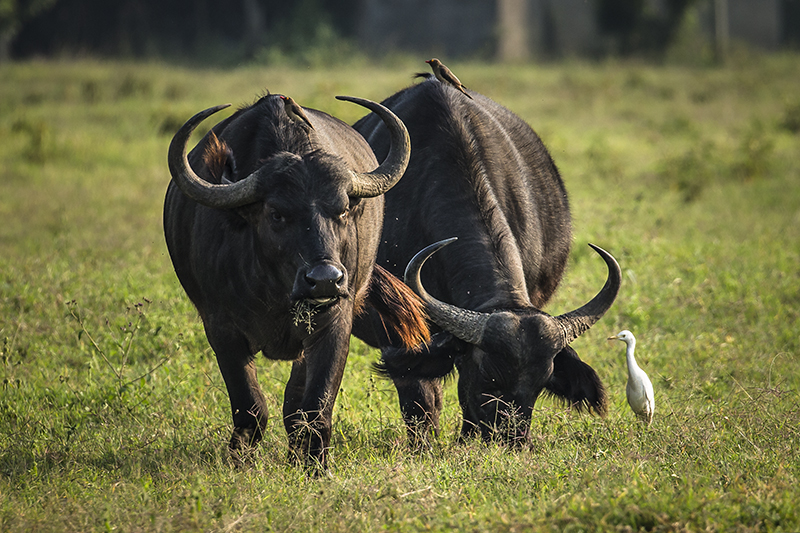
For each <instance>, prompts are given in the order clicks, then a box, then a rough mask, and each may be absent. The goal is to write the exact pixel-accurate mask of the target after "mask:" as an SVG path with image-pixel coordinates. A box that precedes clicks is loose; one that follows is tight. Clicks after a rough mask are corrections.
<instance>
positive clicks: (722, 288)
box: [0, 55, 800, 532]
mask: <svg viewBox="0 0 800 533" xmlns="http://www.w3.org/2000/svg"><path fill="white" fill-rule="evenodd" d="M423 59H427V58H420V60H419V65H417V66H416V67H411V68H390V67H387V66H379V65H376V66H366V65H353V66H349V67H340V68H336V69H333V68H331V69H326V68H324V67H320V68H316V69H314V70H310V69H305V70H295V69H291V68H289V67H287V66H274V67H269V68H260V67H241V68H237V69H232V70H211V69H208V70H189V69H180V68H174V67H171V66H166V65H160V64H131V63H121V64H116V63H97V62H89V61H86V62H28V63H20V64H10V65H3V66H0V79H2V80H3V82H2V83H0V216H2V222H3V223H2V224H0V341H2V342H1V343H0V346H2V352H1V353H0V355H1V356H2V360H1V361H0V385H1V388H0V531H4V532H5V531H8V532H17V531H44V532H46V531H59V532H63V531H113V530H117V531H351V530H356V531H359V530H360V531H374V530H388V531H417V530H433V531H444V530H451V529H455V530H462V531H464V530H469V531H531V530H534V531H599V530H601V531H797V530H800V516H799V513H798V510H797V509H798V508H797V502H798V501H800V489H798V487H800V479H799V478H800V435H798V432H799V431H800V430H798V428H800V402H799V401H798V390H799V388H800V375H799V374H798V371H797V368H798V356H799V355H800V346H799V345H800V320H799V319H800V277H798V265H799V264H800V245H798V243H800V158H798V153H800V135H798V128H797V122H798V121H797V115H798V113H797V87H798V86H800V68H798V67H800V58H798V56H796V55H786V56H767V57H758V58H757V59H754V60H750V61H745V62H743V63H739V64H731V65H728V66H726V67H724V68H722V67H716V68H686V67H680V66H666V67H660V68H656V67H651V66H646V65H641V64H635V63H619V62H609V63H604V64H584V63H580V62H567V63H564V64H558V65H555V64H553V65H545V66H537V65H527V66H514V67H503V66H499V65H482V64H454V65H451V66H452V67H453V68H454V70H455V71H456V72H457V73H458V76H459V77H460V78H461V79H462V80H464V81H465V83H467V85H469V86H470V88H473V89H475V90H477V91H479V92H482V93H484V94H486V95H488V96H489V97H491V98H493V99H495V100H496V101H498V102H500V103H501V104H503V105H505V106H506V107H508V108H510V109H511V110H513V111H515V112H516V113H518V114H520V115H521V116H522V117H523V118H524V119H526V120H527V121H528V122H529V123H530V124H531V125H533V127H534V128H535V129H536V130H537V131H538V132H539V133H540V135H541V136H542V138H543V139H544V141H545V143H546V144H547V145H548V147H549V148H550V150H551V152H552V155H553V157H554V159H555V161H556V163H557V164H558V165H559V168H560V170H561V172H562V174H563V177H564V180H565V182H566V185H567V188H568V191H569V193H570V198H571V203H572V211H573V217H574V228H575V237H574V241H575V242H574V247H573V253H572V255H571V257H570V263H569V268H568V271H567V273H566V275H565V278H564V281H563V283H562V286H561V289H560V291H559V292H558V293H557V294H556V296H555V298H554V299H553V301H552V302H551V304H550V305H549V307H548V308H547V311H549V312H551V313H560V312H564V311H565V310H568V309H572V308H575V307H577V306H578V305H580V304H582V303H584V302H585V301H587V300H588V299H589V298H590V297H591V296H592V295H593V294H594V293H595V292H596V291H597V290H598V288H599V287H600V285H601V284H602V282H603V280H604V277H605V268H604V267H603V265H602V262H600V261H599V260H598V259H597V257H596V256H595V254H594V253H593V252H591V250H590V249H589V247H588V246H586V243H587V242H592V243H596V244H598V245H600V246H602V247H604V248H606V249H607V250H609V251H611V252H612V253H613V254H614V255H615V256H616V258H617V259H618V261H619V263H620V265H621V266H622V269H623V273H624V280H623V286H622V289H621V291H620V294H619V297H618V299H617V302H616V303H615V305H614V307H613V308H612V309H611V311H610V312H609V313H608V314H607V315H606V316H605V317H604V318H603V319H602V320H601V321H600V322H599V323H598V324H597V325H596V326H594V328H592V329H591V330H590V331H589V332H588V333H586V334H585V335H583V336H582V337H581V338H580V339H578V340H577V341H576V342H575V343H574V345H573V346H574V347H575V348H576V350H577V351H578V353H579V354H580V355H581V357H582V358H584V359H585V360H586V361H587V362H588V363H589V364H591V365H592V366H593V367H594V368H595V369H596V370H597V371H598V373H599V374H600V376H601V378H602V380H603V381H604V383H605V384H606V386H607V388H608V390H609V396H610V401H611V405H610V412H609V414H608V416H607V417H606V418H605V419H600V418H595V417H590V416H583V415H579V414H577V413H574V412H569V411H568V410H566V409H565V408H563V407H562V406H560V405H559V404H557V403H554V402H553V401H551V400H549V399H546V398H542V399H540V400H539V402H537V407H536V409H535V412H534V417H533V423H532V428H531V435H532V442H531V446H530V448H529V449H524V450H507V449H505V448H503V447H501V446H497V445H495V444H482V443H480V442H468V443H466V444H458V443H457V442H456V437H457V434H458V430H459V428H460V422H461V415H460V411H459V409H458V401H457V396H456V392H455V380H453V379H451V380H449V381H448V382H447V385H446V391H445V395H446V396H445V411H444V413H443V418H442V434H441V436H440V438H439V439H438V440H437V441H436V442H434V444H433V446H432V447H431V448H430V449H427V450H423V451H414V450H410V449H408V448H407V447H406V437H405V429H404V427H403V425H402V422H401V419H400V414H399V409H398V407H397V405H396V395H395V393H394V390H393V387H392V385H391V383H389V382H387V381H385V380H383V379H381V378H379V377H377V376H375V375H374V374H373V373H372V371H371V365H372V363H373V362H374V361H375V360H376V358H377V357H378V355H377V352H376V351H375V350H373V349H371V348H369V347H367V346H365V345H364V344H362V343H361V342H360V341H358V340H353V342H352V345H351V354H350V360H349V362H348V369H347V372H346V376H345V380H344V383H343V385H342V389H341V391H340V393H339V396H338V398H337V402H336V410H335V413H334V417H335V419H334V423H335V435H334V439H333V441H334V443H333V451H332V477H330V478H323V479H310V478H308V477H307V476H306V475H305V473H304V471H303V470H302V469H298V468H295V467H293V466H291V463H290V462H289V461H288V460H287V453H288V448H287V443H286V436H285V433H284V430H283V424H282V422H281V420H280V406H281V402H282V391H283V386H284V384H285V382H286V379H287V377H288V374H289V365H288V364H286V363H282V362H272V361H269V360H266V359H263V358H262V359H260V360H259V371H260V381H261V383H262V386H263V388H264V390H265V393H266V395H267V398H268V402H269V407H270V411H271V413H270V414H271V418H270V421H269V425H268V427H267V431H266V433H265V438H264V442H263V443H262V445H261V446H260V447H259V448H258V449H257V450H255V451H254V452H253V456H252V457H251V458H250V461H248V466H246V467H240V468H236V467H234V466H233V465H232V464H231V462H230V461H229V460H228V458H227V452H226V443H227V439H228V437H229V431H230V414H229V412H228V410H229V408H228V398H227V393H226V391H225V387H224V384H223V382H222V379H221V377H220V375H219V371H218V370H217V368H216V362H215V360H214V356H213V353H212V352H211V350H210V349H209V347H208V344H207V342H206V340H205V336H204V333H203V328H202V324H201V323H200V321H199V319H198V318H197V316H196V313H195V311H194V310H193V308H192V306H191V304H190V303H189V301H188V299H187V298H186V296H185V295H184V293H183V291H182V289H181V288H180V286H179V284H178V281H177V279H176V277H175V275H174V273H173V271H172V267H171V264H170V261H169V258H168V255H167V253H166V248H165V245H164V241H163V236H162V229H161V210H162V201H163V195H164V192H165V190H166V186H167V183H168V180H169V175H168V172H167V168H166V149H167V145H168V143H169V140H170V137H171V135H172V133H173V132H174V131H175V129H176V128H177V127H178V126H180V124H182V122H183V121H184V120H185V119H187V118H188V117H190V116H191V115H192V114H193V113H194V112H196V111H198V110H200V109H203V108H206V107H209V106H211V105H215V104H219V103H224V102H233V103H234V104H246V103H249V102H251V101H253V100H254V99H255V98H256V97H257V96H258V95H260V94H262V93H263V92H264V91H266V90H270V91H273V92H278V93H285V94H290V95H291V96H293V97H294V98H295V99H296V100H297V101H298V102H299V103H301V104H302V105H306V106H310V107H315V108H318V109H322V110H324V111H327V112H329V113H332V114H334V115H336V116H339V117H341V118H343V119H344V120H346V121H348V122H351V123H352V122H354V121H355V120H356V119H358V118H359V116H360V115H361V113H362V112H363V110H361V109H360V108H357V107H356V106H352V105H350V104H346V103H342V102H338V101H336V100H334V99H333V96H334V95H336V94H353V95H356V96H362V97H367V98H372V99H376V100H380V99H382V98H384V97H386V96H388V95H389V94H391V93H393V92H394V91H396V90H398V89H400V88H402V87H404V86H405V85H408V84H410V83H412V80H411V75H412V74H413V72H415V71H416V70H420V69H422V68H423V67H424V64H423V63H422V60H423ZM415 69H416V70H415ZM223 114H224V113H223ZM221 118H223V117H221ZM221 118H220V119H221ZM199 133H202V132H199ZM621 329H630V330H632V331H633V332H634V333H635V334H636V336H637V339H638V343H637V359H638V360H639V362H640V364H641V365H642V367H643V368H644V369H645V370H646V371H647V372H648V373H649V375H650V377H651V379H652V381H653V383H654V386H655V391H656V415H655V420H654V422H653V425H652V426H651V427H649V428H647V427H642V425H641V424H640V423H639V422H638V421H637V420H636V419H635V417H634V416H633V415H632V413H631V412H630V410H629V409H628V407H627V405H626V404H625V395H624V385H625V379H626V372H625V366H624V350H623V348H622V347H621V345H616V344H609V343H607V342H606V341H605V338H606V337H607V336H609V335H611V334H615V333H617V332H618V331H620V330H621Z"/></svg>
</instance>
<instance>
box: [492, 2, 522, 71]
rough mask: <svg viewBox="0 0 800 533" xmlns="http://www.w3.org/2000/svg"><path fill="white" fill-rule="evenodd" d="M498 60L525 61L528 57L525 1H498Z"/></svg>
mask: <svg viewBox="0 0 800 533" xmlns="http://www.w3.org/2000/svg"><path fill="white" fill-rule="evenodd" d="M497 10H498V16H497V19H498V26H499V27H498V34H499V35H498V47H497V48H498V59H500V61H509V62H514V61H525V60H527V59H528V58H529V57H530V48H529V43H528V26H527V24H528V16H527V0H498V2H497Z"/></svg>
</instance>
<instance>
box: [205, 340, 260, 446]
mask: <svg viewBox="0 0 800 533" xmlns="http://www.w3.org/2000/svg"><path fill="white" fill-rule="evenodd" d="M207 335H208V339H209V342H210V343H211V347H212V348H213V349H214V352H215V353H216V356H217V364H218V365H219V369H220V372H221V373H222V378H223V379H224V380H225V386H226V388H227V389H228V397H229V398H230V402H231V414H232V417H233V433H232V434H231V440H230V443H229V444H228V449H229V450H230V452H231V456H232V457H233V458H234V459H240V458H241V457H240V456H241V453H242V452H243V451H245V450H247V449H249V448H251V447H252V446H254V445H255V444H257V443H258V442H259V441H260V440H261V438H262V435H263V431H264V429H265V428H266V426H267V415H268V411H267V403H266V400H265V398H264V393H263V392H262V391H261V387H260V386H259V385H258V375H257V373H256V364H255V357H254V355H253V354H252V353H250V349H249V346H248V343H247V340H246V339H245V338H244V337H243V336H241V335H227V336H226V335H220V334H218V333H212V332H209V331H207Z"/></svg>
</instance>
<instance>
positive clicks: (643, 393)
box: [608, 329, 656, 425]
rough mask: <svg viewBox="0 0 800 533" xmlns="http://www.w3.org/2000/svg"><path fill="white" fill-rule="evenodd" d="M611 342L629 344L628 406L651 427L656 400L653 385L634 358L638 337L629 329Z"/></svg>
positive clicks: (626, 393)
mask: <svg viewBox="0 0 800 533" xmlns="http://www.w3.org/2000/svg"><path fill="white" fill-rule="evenodd" d="M608 339H609V340H611V339H616V340H619V341H622V342H624V343H625V344H627V346H628V347H627V349H626V350H625V357H626V358H627V360H628V384H627V385H626V386H625V395H626V396H627V397H628V404H629V405H630V406H631V409H633V412H634V413H636V416H638V417H639V418H641V419H642V420H643V421H644V422H647V424H648V425H649V424H650V422H652V421H653V411H654V410H655V407H656V406H655V399H654V396H653V384H652V383H650V378H648V377H647V374H645V372H644V370H642V369H641V368H639V365H637V364H636V359H635V358H634V357H633V350H634V349H635V348H636V337H634V336H633V333H631V332H630V331H628V330H627V329H626V330H624V331H620V332H619V333H617V334H616V335H614V336H613V337H609V338H608Z"/></svg>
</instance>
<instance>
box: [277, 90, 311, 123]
mask: <svg viewBox="0 0 800 533" xmlns="http://www.w3.org/2000/svg"><path fill="white" fill-rule="evenodd" d="M281 100H283V108H284V109H285V110H286V114H287V115H289V118H290V119H292V122H295V123H297V124H300V125H303V124H305V125H306V126H308V127H309V129H312V130H313V129H314V126H312V125H311V121H310V120H308V117H307V116H306V114H305V113H304V112H303V108H302V107H300V106H299V105H298V104H297V102H295V101H294V100H293V99H292V97H291V96H281Z"/></svg>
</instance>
